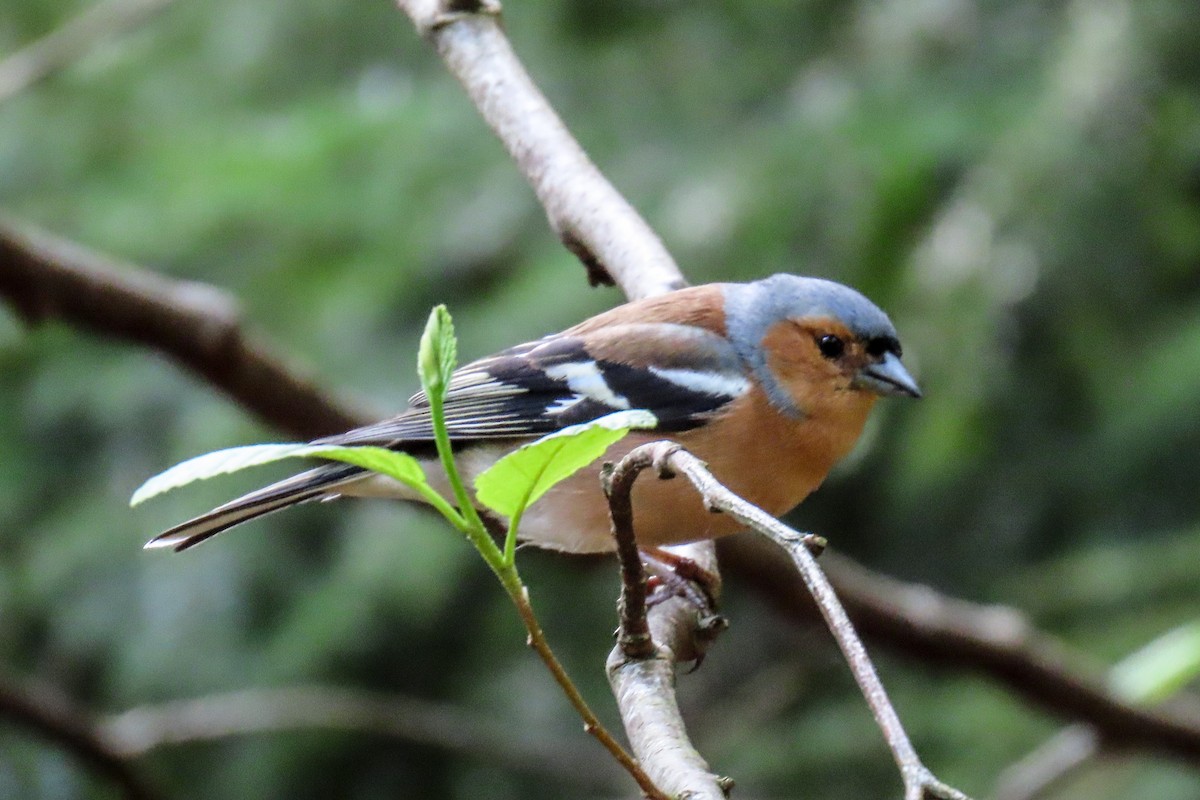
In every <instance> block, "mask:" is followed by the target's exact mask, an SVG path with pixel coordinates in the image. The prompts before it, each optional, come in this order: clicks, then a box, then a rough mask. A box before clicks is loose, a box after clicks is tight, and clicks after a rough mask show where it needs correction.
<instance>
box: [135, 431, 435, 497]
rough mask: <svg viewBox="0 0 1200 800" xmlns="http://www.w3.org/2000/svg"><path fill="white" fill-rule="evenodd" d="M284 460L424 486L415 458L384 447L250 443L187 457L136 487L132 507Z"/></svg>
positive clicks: (422, 476)
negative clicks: (343, 465)
mask: <svg viewBox="0 0 1200 800" xmlns="http://www.w3.org/2000/svg"><path fill="white" fill-rule="evenodd" d="M286 458H330V459H334V460H337V461H345V462H347V463H349V464H354V465H356V466H360V467H364V468H365V469H369V470H373V471H375V472H381V473H383V474H385V475H388V476H390V477H393V478H395V479H396V480H399V481H402V482H404V483H406V484H408V485H410V486H416V485H418V484H421V485H423V484H425V473H424V471H423V470H422V469H421V465H420V464H418V463H417V461H416V459H414V458H413V457H412V456H410V455H408V454H407V453H397V452H395V451H393V450H388V449H386V448H383V447H336V446H331V445H311V444H253V445H247V446H244V447H230V448H228V449H225V450H217V451H215V452H212V453H205V454H204V455H202V456H196V457H195V458H189V459H188V460H187V461H184V462H182V463H179V464H176V465H175V466H173V467H171V468H170V469H168V470H166V471H165V472H160V473H159V474H158V475H155V476H154V477H153V478H151V479H150V480H148V481H146V482H145V483H143V484H142V485H141V486H140V487H138V489H137V491H135V492H134V493H133V497H131V498H130V499H129V504H130V505H131V506H136V505H138V504H139V503H142V502H145V501H146V500H149V499H150V498H151V497H155V496H156V495H160V494H162V493H163V492H167V491H170V490H171V489H178V488H179V487H181V486H186V485H187V484H189V483H193V482H195V481H199V480H205V479H207V478H214V477H216V476H218V475H228V474H229V473H232V472H238V471H239V470H243V469H246V468H247V467H257V466H261V465H263V464H271V463H274V462H276V461H282V460H284V459H286Z"/></svg>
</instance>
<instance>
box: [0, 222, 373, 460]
mask: <svg viewBox="0 0 1200 800" xmlns="http://www.w3.org/2000/svg"><path fill="white" fill-rule="evenodd" d="M0 298H3V299H5V300H7V301H8V303H9V304H10V305H11V306H12V307H13V309H15V310H16V312H17V313H18V314H19V315H20V317H21V318H22V319H23V320H24V321H25V322H26V323H27V324H29V325H38V324H41V323H44V322H46V321H47V320H51V319H61V320H64V321H66V322H69V323H71V324H72V325H74V326H75V327H77V328H81V329H83V330H87V331H91V332H94V333H99V334H103V335H106V336H111V337H113V338H117V339H122V340H125V341H129V342H134V343H136V344H140V345H145V346H148V347H152V348H154V349H156V350H158V351H160V352H162V353H164V354H165V355H167V356H168V357H170V358H171V359H172V360H173V361H174V362H175V363H177V364H180V365H182V366H184V367H186V368H187V369H188V370H190V371H191V372H193V373H195V374H197V375H198V376H200V377H201V378H202V379H203V380H204V381H205V382H207V383H208V384H209V385H210V386H215V387H217V388H220V389H222V390H223V391H225V392H226V393H227V394H228V395H229V396H230V397H232V398H233V399H234V400H235V401H236V402H237V403H239V404H240V405H242V406H243V407H245V408H246V409H248V410H249V411H251V412H252V413H254V414H255V415H257V416H258V417H259V418H261V419H262V420H264V421H265V422H267V423H269V424H270V425H272V426H274V427H276V428H279V429H281V430H285V431H289V432H291V433H292V434H294V435H297V436H300V437H301V438H305V439H310V438H316V437H317V436H323V435H328V434H332V433H339V432H341V431H344V430H348V429H349V428H353V427H355V426H356V425H359V424H362V423H363V422H364V421H365V420H366V419H367V415H366V414H364V413H363V412H361V411H357V410H353V409H349V408H347V407H346V406H345V405H344V404H343V403H341V402H338V401H336V400H334V399H333V398H332V397H330V396H328V395H326V394H325V393H323V392H322V391H321V390H319V389H318V388H317V387H316V386H315V384H314V383H313V382H312V381H311V380H310V379H309V377H308V376H306V375H302V374H301V373H300V370H299V369H297V367H296V365H294V364H288V363H286V361H285V359H284V358H282V357H281V356H280V355H278V354H277V353H275V352H273V350H272V349H271V348H270V347H269V346H267V345H265V344H263V343H262V342H259V341H257V340H255V339H254V338H252V337H250V336H247V335H246V334H245V333H244V332H243V330H242V320H241V313H240V310H239V309H238V307H237V303H236V301H234V299H233V298H232V297H230V296H229V295H228V294H226V293H225V292H223V291H221V290H219V289H216V288H215V287H212V286H208V285H205V284H200V283H191V282H187V281H173V280H170V279H169V278H165V277H163V276H160V275H158V274H157V273H154V272H150V271H147V270H144V269H140V268H138V267H135V266H132V265H130V264H124V263H120V262H117V261H114V260H111V259H109V258H106V257H104V256H101V255H98V254H97V253H94V252H91V251H89V250H87V249H85V248H83V247H81V246H79V245H77V244H74V243H72V242H68V241H65V240H63V239H60V238H58V237H55V236H52V235H50V234H48V233H45V232H43V231H39V230H37V229H35V228H33V227H31V226H28V225H18V224H17V223H14V222H13V221H11V220H8V219H4V218H0Z"/></svg>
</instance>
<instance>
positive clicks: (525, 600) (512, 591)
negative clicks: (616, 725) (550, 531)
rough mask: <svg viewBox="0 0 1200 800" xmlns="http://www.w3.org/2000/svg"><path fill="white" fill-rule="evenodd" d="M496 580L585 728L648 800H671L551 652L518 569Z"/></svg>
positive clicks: (498, 574) (503, 572)
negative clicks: (588, 701) (624, 745)
mask: <svg viewBox="0 0 1200 800" xmlns="http://www.w3.org/2000/svg"><path fill="white" fill-rule="evenodd" d="M496 577H498V578H499V579H500V583H501V584H502V585H503V586H504V590H505V591H506V592H508V596H509V598H511V599H512V602H513V605H515V606H516V607H517V613H518V614H520V616H521V621H522V622H523V623H525V630H526V631H527V632H528V633H529V640H528V641H529V646H530V647H532V648H533V650H534V652H535V653H537V654H538V656H539V657H540V658H541V659H542V662H543V663H544V664H545V665H546V668H547V669H548V670H550V674H551V675H552V676H554V680H555V682H557V683H558V685H559V687H560V688H561V689H562V690H563V694H565V695H566V696H567V700H568V701H569V702H570V703H571V705H572V706H573V707H574V709H575V712H576V713H577V714H579V716H580V718H581V719H582V720H583V729H584V730H585V731H587V732H588V733H589V734H591V735H592V736H593V737H595V739H596V740H597V741H598V742H600V744H601V745H603V746H604V749H606V750H608V752H609V754H610V755H612V757H613V758H614V759H616V761H617V763H618V764H620V765H621V766H622V767H623V768H624V769H625V771H626V772H628V773H629V774H630V776H632V777H633V779H634V781H636V782H637V785H638V787H639V788H640V789H641V790H642V793H643V795H644V796H645V797H647V798H650V800H671V798H670V796H669V795H667V794H665V793H664V792H663V791H662V790H661V789H659V788H658V787H657V786H655V785H654V781H653V780H651V778H650V776H649V775H647V774H646V771H645V770H643V769H642V767H641V765H640V764H639V763H638V762H637V759H635V758H634V757H633V756H631V755H630V754H629V752H628V751H627V750H626V749H625V748H624V747H622V746H621V743H620V742H618V741H617V740H616V738H615V737H614V736H613V735H612V734H611V733H609V731H608V728H605V727H604V725H603V724H602V723H601V722H600V720H599V718H597V716H596V714H595V713H594V712H593V711H592V709H591V707H590V706H588V704H587V701H586V700H584V699H583V695H582V694H581V693H580V692H579V689H578V687H576V686H575V683H574V682H573V681H572V680H571V676H569V675H568V674H567V671H566V669H564V668H563V665H562V663H561V662H560V661H559V660H558V657H557V656H555V655H554V650H552V649H551V647H550V643H549V642H548V641H547V640H546V634H545V633H544V632H543V631H542V626H541V624H540V623H539V622H538V619H537V615H536V614H534V611H533V606H532V605H531V604H530V602H529V590H528V589H527V588H526V587H525V584H524V583H522V582H521V577H520V575H518V574H517V570H516V567H515V566H512V565H509V566H507V567H505V568H504V569H501V570H497V571H496Z"/></svg>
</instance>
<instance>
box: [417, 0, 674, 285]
mask: <svg viewBox="0 0 1200 800" xmlns="http://www.w3.org/2000/svg"><path fill="white" fill-rule="evenodd" d="M397 3H398V5H399V6H400V8H401V9H402V10H403V11H404V12H405V13H406V14H408V16H409V17H410V18H411V19H412V21H413V24H414V25H415V26H416V28H417V31H418V32H419V33H420V34H421V35H422V36H424V37H425V38H426V39H428V40H429V41H430V42H431V43H432V44H433V46H434V47H435V48H436V49H437V52H438V55H440V56H441V57H442V60H443V61H444V62H445V64H446V68H447V69H449V70H450V72H451V73H452V74H453V75H454V77H456V78H457V79H458V80H459V82H460V83H462V85H463V88H465V89H466V91H467V94H468V96H470V98H471V100H472V102H474V103H475V107H476V108H478V109H479V113H480V114H481V115H482V116H483V118H484V120H485V121H486V122H487V124H488V125H489V126H491V128H492V130H493V131H494V132H495V134H496V136H498V137H499V138H500V141H501V142H502V143H503V144H504V146H505V148H507V150H508V152H509V154H510V155H511V156H512V157H513V160H514V161H515V162H516V164H517V168H518V169H519V170H520V171H521V174H522V175H524V176H525V179H526V180H527V181H529V184H530V186H532V187H533V190H534V192H535V193H536V194H537V197H538V200H539V201H540V202H541V204H542V207H543V208H545V210H546V215H547V217H548V218H549V220H550V227H551V228H553V229H554V231H555V233H557V234H558V236H559V238H560V239H562V241H563V243H564V244H565V245H566V246H567V249H569V250H570V251H571V252H572V253H574V254H575V255H576V256H577V257H578V258H579V259H580V261H582V262H583V264H584V266H585V267H587V270H588V279H589V281H590V282H591V283H592V284H593V285H595V284H598V283H614V282H615V283H616V284H617V285H619V286H620V287H621V289H622V290H623V291H624V292H625V294H626V296H627V297H629V298H630V299H637V298H641V297H649V296H651V295H655V294H662V293H664V292H668V291H671V290H673V289H679V288H682V287H684V286H686V285H687V281H686V280H685V279H684V277H683V274H682V273H681V272H680V271H679V267H678V266H676V264H675V261H674V259H672V258H671V254H670V253H668V252H667V250H666V248H665V247H664V246H663V244H662V242H661V241H660V240H659V238H658V235H657V234H655V233H654V231H653V230H652V229H651V228H650V226H649V225H647V224H646V222H645V221H644V220H643V219H642V218H641V217H640V216H639V215H638V213H637V211H635V210H634V208H633V207H632V206H631V205H630V204H629V203H628V201H626V200H625V198H624V197H622V196H621V194H620V193H619V192H618V191H617V190H616V189H614V188H613V186H612V184H610V183H609V182H608V180H607V179H606V178H605V177H604V176H603V175H602V174H600V171H599V170H598V169H596V165H595V164H593V163H592V162H591V159H589V158H588V156H587V154H586V153H585V152H584V151H583V148H582V147H580V146H579V144H578V142H576V141H575V139H574V138H573V137H572V136H571V134H570V133H569V132H568V131H567V128H566V126H565V125H563V122H562V120H561V119H559V117H558V115H557V114H556V113H555V112H554V109H553V108H551V107H550V104H549V103H548V102H547V101H546V98H545V96H543V95H542V93H541V92H540V91H539V90H538V88H537V86H535V85H534V83H533V81H532V80H531V79H530V77H529V74H528V73H527V72H526V71H525V68H524V67H523V66H522V65H521V62H520V60H519V59H518V58H517V56H516V54H515V53H514V52H513V49H512V46H511V45H510V44H509V43H508V39H507V37H506V36H505V35H504V31H503V30H502V29H501V27H500V22H499V14H500V5H499V3H498V2H495V1H494V0H483V1H482V2H470V1H469V0H468V1H465V2H451V0H397Z"/></svg>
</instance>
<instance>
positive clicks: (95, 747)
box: [0, 677, 158, 800]
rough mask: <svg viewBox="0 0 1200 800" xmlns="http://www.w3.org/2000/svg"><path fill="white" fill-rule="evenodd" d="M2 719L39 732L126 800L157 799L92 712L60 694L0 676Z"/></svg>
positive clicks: (0, 712)
mask: <svg viewBox="0 0 1200 800" xmlns="http://www.w3.org/2000/svg"><path fill="white" fill-rule="evenodd" d="M0 718H3V719H5V720H7V721H10V722H15V723H17V724H19V725H23V726H25V727H27V728H29V729H30V730H33V731H36V732H37V733H38V734H39V735H41V736H42V737H44V738H45V739H47V740H49V741H51V742H54V743H55V744H56V745H58V746H60V747H62V748H63V749H64V750H66V751H67V752H69V753H70V754H71V755H73V756H74V757H75V758H77V759H78V760H79V761H80V762H81V763H83V764H84V765H86V766H87V767H88V768H89V769H90V770H92V771H93V772H95V773H96V774H97V775H100V776H102V777H104V778H105V779H107V780H108V781H110V782H111V783H112V784H113V785H114V786H116V787H117V789H118V790H119V791H120V793H121V796H122V797H125V798H127V800H155V798H157V797H158V794H157V792H155V791H154V790H153V789H151V788H150V786H149V785H148V784H147V783H146V781H145V779H144V778H142V776H141V775H139V774H138V773H137V772H136V771H135V770H134V769H133V767H131V766H130V765H129V764H128V763H127V762H126V760H125V754H124V753H122V752H121V751H120V750H119V749H117V748H114V747H113V746H112V745H111V743H110V742H109V741H108V740H107V739H106V738H105V737H104V736H103V735H102V734H101V732H100V731H98V730H97V729H96V727H95V726H94V725H93V724H92V721H91V719H90V715H89V714H88V713H87V712H85V711H82V710H81V709H78V708H75V707H74V704H72V703H71V702H70V701H68V700H67V699H66V698H65V697H63V696H62V695H61V694H58V693H56V692H51V691H49V690H47V689H44V688H33V687H30V686H24V685H21V684H20V683H18V682H17V681H16V680H13V679H11V678H7V677H4V678H0Z"/></svg>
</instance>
